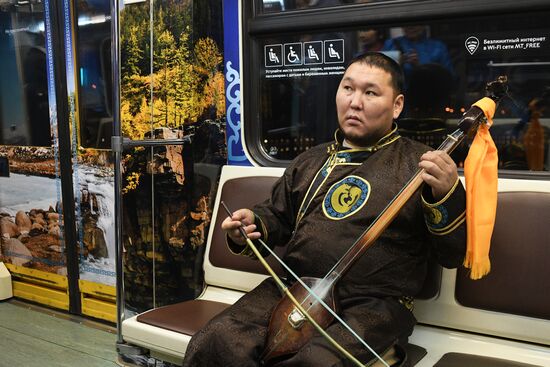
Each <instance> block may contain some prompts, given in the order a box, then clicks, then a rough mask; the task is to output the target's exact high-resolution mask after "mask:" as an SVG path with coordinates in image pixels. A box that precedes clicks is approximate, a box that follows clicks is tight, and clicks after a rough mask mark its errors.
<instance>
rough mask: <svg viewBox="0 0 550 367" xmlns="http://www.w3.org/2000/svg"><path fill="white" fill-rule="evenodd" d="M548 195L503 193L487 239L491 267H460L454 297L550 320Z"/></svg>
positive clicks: (473, 304)
mask: <svg viewBox="0 0 550 367" xmlns="http://www.w3.org/2000/svg"><path fill="white" fill-rule="evenodd" d="M548 218H550V194H548V193H536V192H503V193H500V194H499V196H498V209H497V217H496V223H495V229H494V231H493V237H492V241H491V252H490V258H491V272H490V273H489V274H488V275H487V276H486V277H485V278H483V279H481V280H475V281H473V280H470V279H469V277H468V272H467V270H465V269H459V271H458V275H457V281H456V294H455V295H456V300H457V301H458V302H459V303H460V304H462V305H464V306H467V307H474V308H480V309H485V310H491V311H498V312H505V313H511V314H516V315H523V316H530V317H536V318H541V319H547V320H550V292H548V279H550V266H549V264H550V262H549V259H550V222H549V220H548Z"/></svg>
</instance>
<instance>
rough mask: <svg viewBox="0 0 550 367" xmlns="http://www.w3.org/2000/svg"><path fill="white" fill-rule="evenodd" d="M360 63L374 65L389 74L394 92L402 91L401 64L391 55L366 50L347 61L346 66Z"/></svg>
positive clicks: (403, 82)
mask: <svg viewBox="0 0 550 367" xmlns="http://www.w3.org/2000/svg"><path fill="white" fill-rule="evenodd" d="M357 62H359V63H362V64H366V65H369V66H374V67H377V68H380V69H382V70H384V71H386V72H388V73H390V75H391V80H392V86H393V90H394V91H395V94H396V95H398V94H401V93H403V85H404V84H405V77H404V76H403V69H401V66H400V65H399V64H398V63H397V62H396V61H395V60H394V59H392V58H391V57H389V56H387V55H384V54H383V53H381V52H373V51H367V52H365V53H363V54H360V55H357V56H355V57H354V58H353V59H352V60H351V61H350V62H349V63H348V66H347V67H346V70H347V68H349V67H350V65H352V64H355V63H357Z"/></svg>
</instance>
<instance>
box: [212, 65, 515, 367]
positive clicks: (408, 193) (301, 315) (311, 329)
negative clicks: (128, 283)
mask: <svg viewBox="0 0 550 367" xmlns="http://www.w3.org/2000/svg"><path fill="white" fill-rule="evenodd" d="M485 89H486V94H487V97H485V98H490V99H491V100H493V101H494V102H495V103H498V102H499V101H500V99H501V98H502V97H503V96H505V95H506V94H507V92H508V86H507V78H506V76H500V77H498V78H497V79H496V80H495V81H492V82H489V83H488V84H487V85H486V88H485ZM485 122H486V120H485V113H484V111H483V110H482V109H481V108H479V107H477V106H472V107H471V108H470V109H469V110H468V111H466V112H465V113H464V115H463V116H462V118H461V120H460V121H459V123H458V128H457V129H456V130H455V131H454V132H452V133H451V134H449V135H447V138H446V139H445V141H444V142H443V143H442V144H441V145H440V146H439V148H438V149H437V150H441V151H444V152H446V153H447V154H450V153H451V152H452V151H453V150H454V149H455V148H456V147H457V146H458V145H459V144H460V143H461V142H462V140H463V139H464V138H465V137H466V136H467V135H474V134H475V132H476V131H477V128H478V127H479V125H480V124H482V123H485ZM423 172H424V170H423V169H419V170H418V171H417V172H416V173H415V174H414V175H413V177H412V178H411V179H410V180H409V181H408V182H407V184H406V185H405V186H404V187H403V188H402V189H401V190H400V191H399V193H398V194H397V195H396V196H395V197H394V198H393V199H392V200H391V201H390V203H389V204H388V205H387V206H386V207H385V208H384V210H383V211H382V212H381V213H380V214H379V215H378V217H377V218H376V219H375V220H374V222H373V223H372V224H371V225H370V226H369V227H368V228H367V229H366V230H365V231H364V232H363V234H362V235H361V236H360V237H359V238H358V239H357V240H356V241H355V243H354V244H353V245H352V246H351V247H350V248H349V249H348V250H347V251H346V253H345V254H344V255H343V256H342V257H341V258H340V259H339V260H338V261H337V262H336V264H335V265H334V266H333V268H332V269H331V270H330V271H329V272H328V273H327V274H326V275H325V277H323V278H322V279H319V278H313V277H301V278H299V277H298V276H296V274H295V273H294V272H293V271H292V270H291V269H290V268H288V266H286V264H284V262H283V261H282V260H281V259H279V258H278V257H277V255H276V254H275V253H274V252H273V251H272V250H271V249H270V248H269V247H268V246H267V245H266V244H265V243H263V241H261V240H259V242H260V243H261V244H262V245H263V246H265V247H266V249H267V250H268V251H269V252H270V254H271V255H272V256H275V258H276V259H277V261H279V262H280V263H281V265H282V266H283V267H284V268H285V269H286V270H287V271H288V272H289V273H290V274H291V275H292V276H293V277H294V278H296V280H297V282H296V283H294V285H292V286H291V287H290V288H288V287H287V286H286V285H285V284H284V282H283V281H282V280H281V279H280V278H279V277H278V276H277V274H276V273H275V272H274V271H273V270H272V269H271V267H270V266H269V265H268V264H267V262H266V261H265V259H264V258H263V257H262V255H261V254H260V252H259V251H258V250H257V248H256V246H255V245H254V244H253V243H252V241H251V240H250V239H249V238H248V236H247V235H246V232H245V231H244V228H243V227H242V226H241V228H240V233H241V235H242V236H243V237H244V238H245V239H246V241H247V244H248V246H250V248H251V249H252V251H253V252H254V254H255V255H256V257H257V258H258V259H259V260H260V262H261V263H262V265H263V266H264V267H265V268H266V269H267V271H268V272H269V273H270V275H271V276H272V277H273V278H274V280H275V281H276V282H277V284H278V286H279V287H280V288H281V290H282V292H283V297H282V299H281V300H280V301H279V303H278V304H277V306H276V307H275V309H274V311H273V313H272V315H271V319H270V322H269V328H268V336H267V343H266V348H265V350H264V352H263V354H262V356H261V359H262V363H263V364H264V365H266V366H269V365H270V364H271V363H273V362H275V361H276V360H278V359H280V358H282V357H283V358H284V357H285V356H287V355H291V354H293V353H296V352H297V351H298V350H299V349H300V348H301V347H302V346H304V345H305V344H306V343H307V342H308V341H309V340H310V339H311V337H312V336H313V335H314V334H315V332H316V331H317V332H319V333H320V334H322V335H323V336H325V337H326V338H327V339H328V340H329V342H330V343H331V344H332V345H333V346H334V347H335V348H337V349H338V350H339V351H340V352H341V353H342V354H344V355H345V356H346V357H347V358H348V359H350V360H351V361H352V362H353V363H354V364H355V365H357V366H364V364H363V363H362V362H360V361H358V360H357V359H356V358H355V357H354V356H353V355H351V354H350V353H349V352H348V351H347V350H346V349H345V348H343V347H342V346H341V345H339V344H338V343H337V342H336V341H335V340H334V339H332V337H331V336H330V335H328V333H326V332H325V331H324V329H325V328H327V327H328V326H329V325H330V324H332V323H333V322H334V320H335V319H336V320H338V321H339V322H341V323H342V325H343V326H344V327H346V328H347V330H348V331H350V332H351V333H352V335H353V336H354V337H355V338H356V339H358V341H360V342H361V343H362V344H363V345H364V346H365V347H366V348H367V349H369V350H370V351H371V352H372V353H373V355H374V356H375V357H376V358H378V359H379V360H380V362H382V364H383V365H385V366H388V364H387V363H386V362H385V361H384V360H383V359H382V358H381V357H380V356H379V355H378V354H376V352H374V351H373V350H372V349H371V348H370V347H369V346H368V344H366V342H364V341H363V339H362V338H361V337H360V336H358V335H357V334H356V333H355V332H354V331H353V330H352V329H351V328H350V327H349V326H348V325H347V324H346V323H345V321H344V320H342V319H341V318H340V317H339V316H338V314H337V303H336V298H335V296H334V289H335V285H336V283H337V282H338V280H339V279H340V278H342V277H343V276H344V275H345V274H346V272H347V271H348V270H349V269H350V267H351V266H352V265H353V264H354V263H355V262H356V261H357V260H358V259H359V257H361V256H362V255H363V254H364V253H365V251H366V250H367V249H368V248H369V247H370V246H371V245H372V244H374V242H375V241H376V239H378V237H379V236H380V235H381V234H382V233H383V231H384V230H385V229H386V228H387V227H388V226H389V224H390V223H391V222H392V220H393V219H394V218H395V217H396V216H397V215H398V213H399V211H400V210H401V209H402V208H403V206H404V205H405V204H406V203H407V201H408V200H409V199H410V198H411V197H412V196H413V194H414V193H415V192H416V191H417V190H418V189H419V188H420V186H421V185H422V183H423V180H422V178H421V175H422V173H423ZM222 205H223V206H224V208H225V210H226V211H227V212H228V215H229V216H230V217H231V216H232V214H231V211H230V210H229V209H228V208H227V206H225V203H223V202H222ZM388 367H389V366H388Z"/></svg>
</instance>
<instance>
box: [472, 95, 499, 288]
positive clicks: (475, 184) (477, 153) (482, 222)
mask: <svg viewBox="0 0 550 367" xmlns="http://www.w3.org/2000/svg"><path fill="white" fill-rule="evenodd" d="M473 105H474V106H477V107H479V108H481V109H482V110H483V112H484V113H485V117H486V118H487V124H486V125H485V124H482V125H480V126H479V128H478V130H477V134H476V136H475V138H474V141H473V142H472V145H471V147H470V151H469V152H468V156H467V157H466V160H465V162H464V178H465V179H466V226H467V248H466V257H465V259H464V266H465V267H466V268H470V269H471V272H470V278H471V279H481V278H482V277H484V276H485V275H487V274H488V273H489V271H490V270H491V261H490V260H489V250H490V246H491V236H492V234H493V228H494V225H495V217H496V209H497V196H498V152H497V148H496V146H495V143H494V142H493V139H492V138H491V134H490V133H489V127H490V126H491V125H492V124H493V120H492V118H493V116H494V114H495V109H496V104H495V102H494V101H493V100H492V99H490V98H482V99H480V100H479V101H477V102H476V103H474V104H473Z"/></svg>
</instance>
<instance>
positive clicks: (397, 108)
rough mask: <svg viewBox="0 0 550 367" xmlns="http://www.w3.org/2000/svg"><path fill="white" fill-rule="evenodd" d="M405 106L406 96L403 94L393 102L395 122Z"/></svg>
mask: <svg viewBox="0 0 550 367" xmlns="http://www.w3.org/2000/svg"><path fill="white" fill-rule="evenodd" d="M404 104H405V96H403V95H402V94H400V95H398V96H397V97H395V99H394V100H393V119H394V120H395V119H396V118H398V117H399V115H400V114H401V111H403V106H404Z"/></svg>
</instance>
